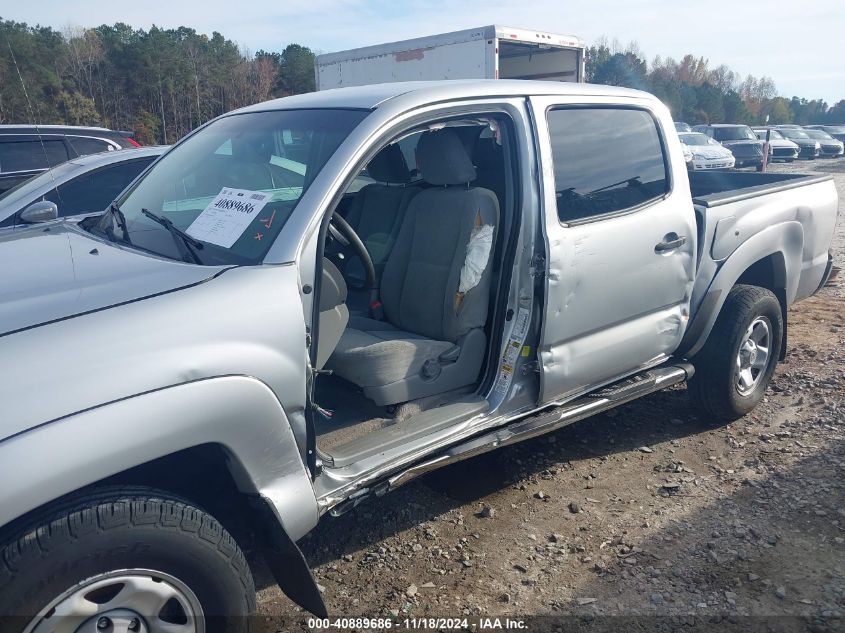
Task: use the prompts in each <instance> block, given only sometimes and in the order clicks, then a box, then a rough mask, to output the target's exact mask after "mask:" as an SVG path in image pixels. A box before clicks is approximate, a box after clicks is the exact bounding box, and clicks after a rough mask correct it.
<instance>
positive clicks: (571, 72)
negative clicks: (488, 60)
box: [499, 40, 581, 81]
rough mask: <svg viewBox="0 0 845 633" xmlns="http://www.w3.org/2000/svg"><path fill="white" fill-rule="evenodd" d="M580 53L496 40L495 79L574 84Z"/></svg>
mask: <svg viewBox="0 0 845 633" xmlns="http://www.w3.org/2000/svg"><path fill="white" fill-rule="evenodd" d="M580 55H581V51H579V50H577V49H573V48H561V47H555V46H550V45H544V44H541V45H539V46H538V45H537V44H535V43H523V42H508V41H506V40H499V79H542V80H546V81H578V80H579V77H578V69H579V68H580V65H581V59H580Z"/></svg>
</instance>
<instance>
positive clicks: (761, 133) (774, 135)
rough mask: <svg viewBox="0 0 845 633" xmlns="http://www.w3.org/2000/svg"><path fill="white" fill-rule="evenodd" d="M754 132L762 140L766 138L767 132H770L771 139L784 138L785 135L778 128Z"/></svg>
mask: <svg viewBox="0 0 845 633" xmlns="http://www.w3.org/2000/svg"><path fill="white" fill-rule="evenodd" d="M754 132H755V133H756V134H757V138H759V139H760V140H761V141H765V140H766V132H770V134H769V139H770V140H772V141H774V140H775V139H783V136H782V135H781V133H780V132H778V131H777V130H754Z"/></svg>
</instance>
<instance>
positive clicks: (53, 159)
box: [0, 140, 68, 172]
mask: <svg viewBox="0 0 845 633" xmlns="http://www.w3.org/2000/svg"><path fill="white" fill-rule="evenodd" d="M67 159H68V155H67V148H66V147H65V144H64V143H63V142H62V141H43V142H42V141H38V140H33V141H11V142H2V141H0V171H3V172H9V171H27V170H32V169H47V167H52V166H53V165H58V164H59V163H63V162H65V161H66V160H67Z"/></svg>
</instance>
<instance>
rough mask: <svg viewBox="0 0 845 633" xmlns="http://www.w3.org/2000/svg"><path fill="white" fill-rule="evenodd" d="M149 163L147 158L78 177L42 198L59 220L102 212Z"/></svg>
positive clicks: (151, 157)
mask: <svg viewBox="0 0 845 633" xmlns="http://www.w3.org/2000/svg"><path fill="white" fill-rule="evenodd" d="M153 160H155V157H154V156H149V157H145V158H140V159H137V160H131V161H126V162H123V163H118V164H116V165H110V166H108V167H103V168H102V169H98V170H97V171H93V172H90V173H87V174H82V175H81V176H77V177H76V178H73V179H72V180H69V181H68V182H66V183H64V184H63V185H59V187H58V188H57V189H53V190H52V191H51V192H50V193H49V194H47V195H46V196H44V197H45V199H47V200H50V201H51V202H55V203H56V206H57V207H58V209H59V215H60V216H61V217H65V216H69V215H77V214H80V213H96V212H98V211H104V210H105V208H106V207H107V206H109V203H110V202H112V201H113V200H114V199H115V198H117V196H118V194H119V193H120V192H121V191H123V190H124V189H125V188H126V187H127V186H128V185H129V183H131V182H132V181H133V180H135V177H136V176H137V175H138V174H140V173H141V172H142V171H143V170H144V169H145V168H146V166H147V165H149V164H150V163H151V162H153Z"/></svg>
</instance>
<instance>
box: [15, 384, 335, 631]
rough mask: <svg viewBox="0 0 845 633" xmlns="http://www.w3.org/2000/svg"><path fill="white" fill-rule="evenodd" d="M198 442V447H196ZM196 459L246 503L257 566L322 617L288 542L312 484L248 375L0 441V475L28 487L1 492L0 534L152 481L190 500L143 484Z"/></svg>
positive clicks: (308, 523)
mask: <svg viewBox="0 0 845 633" xmlns="http://www.w3.org/2000/svg"><path fill="white" fill-rule="evenodd" d="M198 403H203V405H202V406H199V405H198ZM233 413H236V414H237V415H233ZM173 419H178V420H179V423H178V424H175V423H173ZM246 421H248V422H246ZM139 428H141V429H142V430H143V432H139V430H138V429H139ZM200 431H201V433H200ZM197 438H199V439H201V440H206V441H205V442H204V443H203V444H196V443H195V442H196V440H197ZM192 442H193V443H192ZM68 447H72V450H65V449H67V448H68ZM45 450H46V451H48V452H49V454H50V459H47V460H45V459H44V454H45ZM198 456H203V458H204V459H207V460H208V463H209V464H210V468H212V469H215V470H216V469H219V470H220V471H221V472H220V473H218V474H220V475H221V476H223V477H224V478H225V479H226V481H227V482H228V486H230V491H236V492H237V493H240V495H241V498H242V499H243V500H244V501H245V502H246V503H248V504H249V506H250V508H251V510H252V511H251V512H250V519H255V520H256V522H257V523H256V524H255V527H257V528H258V529H257V530H256V532H257V533H258V535H259V536H260V538H261V540H262V545H263V546H264V549H265V559H266V560H267V562H268V565H269V566H270V568H271V569H272V570H273V572H274V575H275V576H276V579H277V582H278V583H279V585H280V586H281V587H282V589H283V590H284V591H285V593H287V594H288V595H289V596H290V597H291V598H292V599H293V600H294V601H296V602H298V603H299V604H300V605H301V606H303V607H305V608H306V609H308V610H310V611H312V612H314V613H317V614H320V613H324V612H325V606H324V605H323V602H322V598H321V596H320V594H319V591H318V590H317V587H316V583H315V582H314V580H313V577H312V576H311V572H310V570H309V569H308V566H307V564H306V563H305V560H304V558H303V557H302V554H301V552H300V551H299V549H298V548H297V546H296V544H295V540H296V539H297V538H299V537H301V536H303V535H304V534H305V533H306V532H308V531H309V530H310V529H311V528H312V527H313V526H314V525H316V523H317V521H318V520H319V512H318V508H317V502H316V498H315V496H314V490H313V487H312V486H311V479H310V476H309V474H308V471H307V470H306V468H305V465H304V463H303V461H302V458H301V455H300V453H299V448H298V446H297V444H296V441H295V438H294V436H293V431H292V429H291V428H290V425H289V424H288V423H287V418H286V416H285V414H284V411H283V410H282V408H281V405H280V404H279V402H278V400H277V399H276V397H275V395H274V394H273V392H272V391H271V390H270V389H269V388H268V387H267V386H266V385H264V384H263V383H262V382H260V381H258V380H256V379H254V378H249V377H243V376H227V377H220V378H213V379H206V380H199V381H193V382H190V383H184V384H182V385H178V386H175V387H169V388H166V389H161V390H157V391H153V392H149V393H145V394H140V395H138V396H133V397H130V398H126V399H123V400H120V401H117V402H112V403H108V404H105V405H103V406H100V407H95V408H93V409H89V410H86V411H82V412H79V413H77V414H74V415H71V416H66V417H64V418H61V419H59V420H55V421H52V422H49V423H45V424H42V425H40V426H38V427H36V428H34V429H31V430H29V431H26V432H24V433H21V434H19V435H16V436H13V437H11V438H8V439H6V440H4V441H2V442H0V477H2V478H3V479H4V480H7V481H11V480H17V481H28V482H29V483H30V485H28V486H26V487H23V486H21V487H7V488H5V489H3V490H0V526H3V530H5V529H6V528H8V527H10V526H14V525H17V524H19V523H20V522H21V521H26V520H27V519H28V518H29V517H31V516H33V514H34V513H37V512H39V511H40V510H41V509H43V508H46V507H49V506H50V505H51V504H54V503H55V502H57V501H60V500H62V499H66V498H68V497H69V496H73V495H74V494H75V493H78V492H79V491H81V490H86V489H90V488H92V487H97V486H99V485H112V486H113V485H114V484H127V485H131V484H133V483H134V484H146V485H149V484H155V485H157V486H158V487H159V488H164V489H170V490H172V491H173V492H174V493H181V494H185V496H188V497H189V498H190V497H192V496H195V495H191V494H190V493H189V492H188V493H187V494H186V491H185V490H184V487H183V486H179V485H172V482H171V485H167V483H164V484H163V483H162V481H161V480H159V481H157V482H156V481H150V478H149V473H150V472H155V471H156V469H158V470H166V469H168V468H173V467H175V466H177V465H179V464H185V461H184V460H191V459H197V457H198ZM145 473H146V474H145ZM160 474H162V475H163V478H164V479H165V480H166V479H167V476H166V472H165V473H160ZM170 474H174V473H173V471H171V473H170ZM180 488H182V489H181V490H180ZM198 501H200V502H202V499H198Z"/></svg>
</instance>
